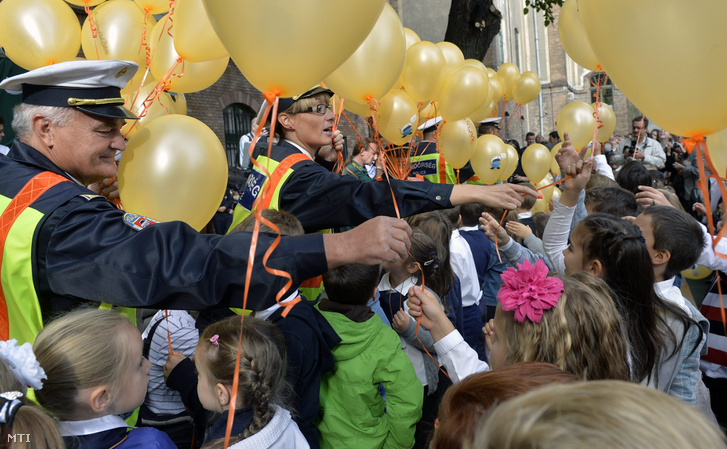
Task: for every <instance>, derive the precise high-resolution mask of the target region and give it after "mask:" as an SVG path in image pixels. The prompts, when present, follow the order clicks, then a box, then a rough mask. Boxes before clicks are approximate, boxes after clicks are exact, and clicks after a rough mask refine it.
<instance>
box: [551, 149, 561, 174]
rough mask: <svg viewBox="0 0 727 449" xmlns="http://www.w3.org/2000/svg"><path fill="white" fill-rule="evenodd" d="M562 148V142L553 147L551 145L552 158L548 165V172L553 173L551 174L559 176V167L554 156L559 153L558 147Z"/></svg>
mask: <svg viewBox="0 0 727 449" xmlns="http://www.w3.org/2000/svg"><path fill="white" fill-rule="evenodd" d="M562 146H563V142H558V143H556V144H555V145H553V148H551V149H550V156H551V157H552V160H551V163H550V171H552V172H553V174H556V175H559V174H560V165H558V161H556V160H555V155H556V154H558V151H560V147H562Z"/></svg>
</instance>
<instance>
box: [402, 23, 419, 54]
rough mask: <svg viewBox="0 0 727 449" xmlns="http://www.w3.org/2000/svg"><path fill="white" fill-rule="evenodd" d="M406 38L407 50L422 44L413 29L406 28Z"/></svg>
mask: <svg viewBox="0 0 727 449" xmlns="http://www.w3.org/2000/svg"><path fill="white" fill-rule="evenodd" d="M404 36H405V37H406V49H407V50H408V49H409V47H411V46H412V45H414V44H416V43H417V42H421V39H420V38H419V35H418V34H417V33H416V32H415V31H414V30H412V29H411V28H407V27H404Z"/></svg>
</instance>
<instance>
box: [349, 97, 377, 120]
mask: <svg viewBox="0 0 727 449" xmlns="http://www.w3.org/2000/svg"><path fill="white" fill-rule="evenodd" d="M343 109H345V110H347V111H350V112H353V113H354V114H356V115H360V116H361V117H371V106H369V105H368V104H360V103H356V102H355V101H351V100H345V101H344V102H343Z"/></svg>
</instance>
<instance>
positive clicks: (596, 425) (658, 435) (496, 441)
mask: <svg viewBox="0 0 727 449" xmlns="http://www.w3.org/2000/svg"><path fill="white" fill-rule="evenodd" d="M470 447H475V448H480V449H516V448H538V449H575V448H578V449H580V448H588V447H591V448H620V449H684V448H687V447H690V448H700V449H725V447H727V446H726V445H725V439H724V435H723V434H722V433H721V432H720V431H719V429H718V428H717V426H715V425H714V424H712V423H710V422H708V420H706V419H705V418H704V416H703V415H702V414H701V413H699V412H698V411H697V410H695V409H694V408H692V407H689V406H687V405H685V404H683V403H681V402H679V401H677V400H676V399H674V398H670V397H669V396H667V395H666V394H664V393H662V392H659V391H654V390H652V389H650V388H646V387H643V386H641V385H635V384H633V383H630V382H618V381H598V382H577V383H573V384H569V385H550V386H547V387H543V388H541V389H538V390H534V391H531V392H529V393H526V394H524V395H522V396H520V397H517V398H514V399H511V400H509V401H507V402H505V403H504V404H502V405H501V406H499V407H497V408H495V409H494V411H493V412H492V414H490V415H489V416H488V417H487V419H486V421H485V422H483V421H480V426H479V429H478V431H477V436H476V437H475V439H474V444H472V446H470Z"/></svg>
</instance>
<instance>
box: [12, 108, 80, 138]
mask: <svg viewBox="0 0 727 449" xmlns="http://www.w3.org/2000/svg"><path fill="white" fill-rule="evenodd" d="M74 112H75V110H74V109H73V108H64V107H58V106H37V105H34V104H25V103H20V104H19V105H17V106H15V109H13V124H12V127H13V131H14V132H15V134H16V135H17V136H18V138H19V139H20V140H27V139H28V138H29V137H30V136H31V133H32V130H33V116H35V115H36V114H40V115H42V116H44V117H45V118H46V119H47V120H48V121H50V122H51V123H52V124H54V125H56V126H66V125H67V124H68V122H70V121H71V119H72V118H73V115H74Z"/></svg>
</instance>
